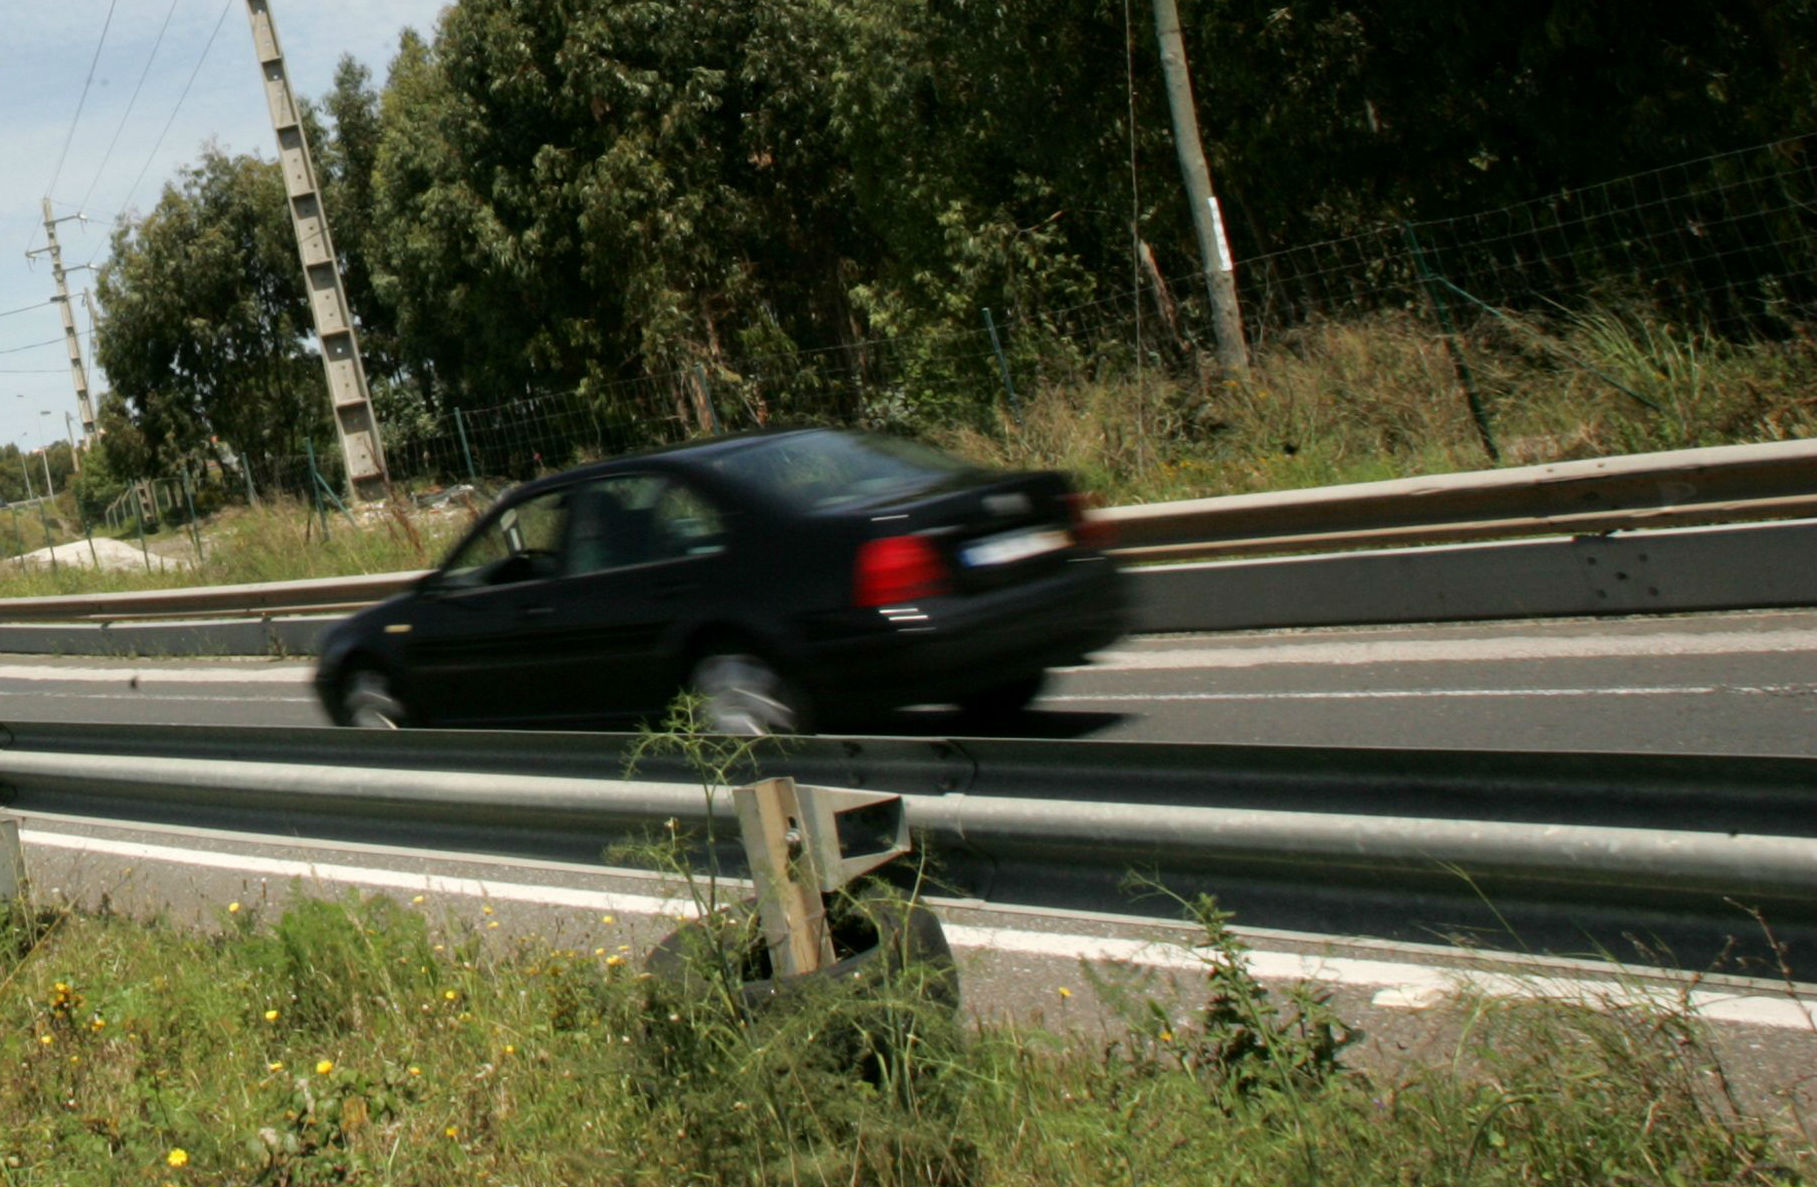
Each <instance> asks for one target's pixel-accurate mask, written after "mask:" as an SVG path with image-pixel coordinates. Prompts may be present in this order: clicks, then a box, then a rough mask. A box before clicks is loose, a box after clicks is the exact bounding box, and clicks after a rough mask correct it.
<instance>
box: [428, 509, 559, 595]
mask: <svg viewBox="0 0 1818 1187" xmlns="http://www.w3.org/2000/svg"><path fill="white" fill-rule="evenodd" d="M568 504H569V492H568V491H566V490H556V491H549V492H547V493H545V494H541V495H538V496H537V497H535V498H533V499H526V500H525V501H524V502H522V503H518V504H516V505H514V506H511V507H507V508H506V509H505V510H504V511H503V512H501V513H500V514H499V515H498V517H497V518H495V519H494V520H492V522H491V523H489V524H487V525H486V527H485V528H483V529H482V530H481V531H480V532H479V533H478V534H477V535H475V536H473V537H472V538H471V539H469V540H468V541H467V542H466V543H465V544H463V545H462V546H461V547H460V548H459V549H458V550H456V552H455V554H454V555H453V556H451V557H450V558H449V559H448V563H447V564H445V565H444V566H443V567H442V576H441V582H440V583H441V584H442V585H443V586H445V587H449V588H456V589H467V588H472V587H475V586H483V585H509V584H512V583H514V582H518V581H530V580H535V579H538V578H544V577H553V576H555V575H556V571H557V557H558V556H559V555H560V553H561V546H562V534H563V532H564V531H565V530H566V529H567V525H568Z"/></svg>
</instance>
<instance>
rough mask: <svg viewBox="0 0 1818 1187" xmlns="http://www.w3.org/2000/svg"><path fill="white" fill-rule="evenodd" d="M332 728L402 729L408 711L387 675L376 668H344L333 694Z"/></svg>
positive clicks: (364, 665)
mask: <svg viewBox="0 0 1818 1187" xmlns="http://www.w3.org/2000/svg"><path fill="white" fill-rule="evenodd" d="M335 724H337V725H346V726H353V727H356V728H360V729H394V730H395V729H403V728H405V727H406V726H408V725H410V711H409V709H407V708H406V707H405V705H404V700H403V698H402V697H400V696H398V694H397V691H396V689H395V687H394V685H393V683H392V679H391V676H390V674H389V673H387V672H386V671H385V670H384V669H383V668H381V667H379V666H378V665H376V664H370V663H360V664H355V665H353V666H352V667H350V668H348V669H347V671H346V672H345V673H344V674H343V675H342V677H341V683H340V686H339V689H338V690H337V692H336V694H335Z"/></svg>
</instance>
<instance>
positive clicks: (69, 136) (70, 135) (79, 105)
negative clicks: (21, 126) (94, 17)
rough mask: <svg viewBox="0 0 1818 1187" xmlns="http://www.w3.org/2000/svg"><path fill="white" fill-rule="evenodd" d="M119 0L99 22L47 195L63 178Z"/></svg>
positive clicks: (46, 190)
mask: <svg viewBox="0 0 1818 1187" xmlns="http://www.w3.org/2000/svg"><path fill="white" fill-rule="evenodd" d="M119 2H120V0H108V4H107V17H106V19H105V20H103V21H102V22H101V40H99V41H97V42H96V43H95V56H94V57H93V58H90V59H89V63H88V77H87V78H85V79H83V80H82V97H81V98H80V99H78V100H76V114H75V116H74V117H73V118H71V120H70V121H69V131H68V132H66V133H64V135H63V151H62V152H60V153H58V154H57V167H56V168H55V169H53V170H51V179H50V184H49V185H47V186H45V187H44V192H45V194H46V195H48V194H49V193H50V192H51V191H52V190H54V189H56V188H57V179H58V178H59V177H61V176H63V162H64V160H65V159H67V158H68V156H69V146H70V142H71V141H73V140H74V139H75V138H76V125H77V124H79V123H81V122H82V109H83V107H85V106H87V104H88V91H89V88H90V87H91V86H93V85H94V82H95V67H96V66H97V65H99V64H100V62H101V50H102V47H104V46H105V45H106V44H107V30H108V29H109V27H111V26H112V25H113V23H114V6H115V5H116V4H118V3H119Z"/></svg>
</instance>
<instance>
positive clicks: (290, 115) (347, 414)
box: [246, 0, 390, 500]
mask: <svg viewBox="0 0 1818 1187" xmlns="http://www.w3.org/2000/svg"><path fill="white" fill-rule="evenodd" d="M246 13H247V16H248V18H249V19H250V20H251V21H252V35H253V49H254V51H255V52H256V53H257V54H258V57H259V69H260V71H261V73H262V74H263V75H264V78H265V101H266V103H267V105H268V106H269V107H270V108H271V125H272V128H273V129H274V130H275V131H276V132H277V134H278V164H279V166H280V167H281V168H282V169H283V171H284V188H285V192H286V193H288V194H289V195H290V222H291V227H292V229H293V230H295V231H296V233H297V254H298V255H299V256H301V257H302V260H303V276H304V284H305V286H306V287H307V288H308V290H309V311H310V316H311V317H312V318H313V319H314V320H315V326H316V341H317V342H318V343H319V344H320V345H321V348H322V366H323V368H324V370H326V371H327V373H328V397H329V403H330V404H331V405H332V406H333V408H334V413H335V428H336V430H337V431H338V432H339V433H340V437H341V457H342V458H343V459H344V460H345V461H346V463H347V484H348V486H349V488H350V489H351V493H352V494H353V496H354V498H356V499H366V500H375V499H382V498H384V497H385V489H386V487H387V486H388V485H389V484H390V475H389V474H388V473H387V472H386V469H385V450H384V447H383V445H382V444H381V443H380V441H379V420H378V417H377V415H375V414H374V412H373V408H372V399H371V397H370V396H369V394H368V392H367V388H366V369H365V368H364V367H363V366H362V365H361V363H360V344H359V341H358V340H357V339H356V338H355V337H354V323H353V313H352V310H351V309H350V308H349V306H348V303H347V290H346V288H345V286H343V285H342V283H341V268H340V263H339V261H338V260H337V259H336V256H335V247H334V241H333V240H332V239H330V238H329V236H328V215H327V214H326V212H325V211H324V210H323V209H322V194H321V190H320V187H318V186H317V184H316V170H315V165H314V164H313V163H311V161H310V157H309V141H308V139H307V138H306V137H305V136H304V135H303V121H302V118H301V117H300V116H299V115H298V112H297V101H296V97H295V96H294V95H293V94H292V93H291V89H290V78H289V76H288V75H287V74H286V73H285V70H284V55H283V53H282V52H281V51H280V50H279V49H278V28H277V25H276V24H275V23H273V21H272V15H271V5H270V4H269V3H267V0H246Z"/></svg>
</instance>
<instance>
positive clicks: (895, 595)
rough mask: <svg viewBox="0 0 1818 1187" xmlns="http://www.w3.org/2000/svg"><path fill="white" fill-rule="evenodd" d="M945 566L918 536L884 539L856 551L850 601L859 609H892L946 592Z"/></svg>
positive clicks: (931, 547)
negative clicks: (870, 607) (862, 607)
mask: <svg viewBox="0 0 1818 1187" xmlns="http://www.w3.org/2000/svg"><path fill="white" fill-rule="evenodd" d="M947 589H948V580H947V563H946V562H945V561H943V560H942V559H941V554H940V553H938V552H936V551H935V549H934V545H933V544H930V543H929V542H928V541H927V539H926V538H924V537H922V536H886V537H884V538H883V539H881V540H867V541H865V543H864V545H863V546H861V547H860V548H859V554H858V564H857V565H856V566H855V568H854V572H853V581H852V600H853V603H854V604H855V605H859V606H895V605H900V604H902V603H904V602H913V601H915V600H916V599H917V598H931V597H937V596H939V595H941V594H944V593H946V592H947Z"/></svg>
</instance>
